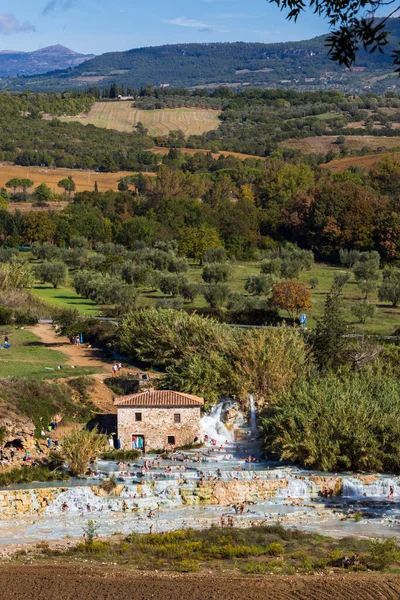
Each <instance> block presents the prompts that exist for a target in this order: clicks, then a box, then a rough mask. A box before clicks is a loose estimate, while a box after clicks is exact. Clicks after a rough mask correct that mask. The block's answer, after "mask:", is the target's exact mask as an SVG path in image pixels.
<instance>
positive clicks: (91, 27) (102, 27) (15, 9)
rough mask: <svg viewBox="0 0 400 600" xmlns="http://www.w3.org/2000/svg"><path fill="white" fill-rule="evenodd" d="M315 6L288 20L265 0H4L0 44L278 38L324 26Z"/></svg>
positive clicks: (110, 45)
mask: <svg viewBox="0 0 400 600" xmlns="http://www.w3.org/2000/svg"><path fill="white" fill-rule="evenodd" d="M326 31H327V27H326V25H325V23H324V22H323V21H322V20H321V19H319V18H318V17H316V16H315V15H312V14H307V15H303V16H302V17H301V18H300V19H299V21H298V22H297V24H296V25H295V24H293V23H289V22H288V21H286V20H285V18H284V15H283V14H282V13H280V11H279V10H278V8H277V7H276V6H275V5H271V4H269V3H268V2H267V1H266V0H247V1H246V0H14V2H5V1H4V0H0V50H9V49H11V50H36V49H38V48H42V47H44V46H49V45H52V44H63V45H64V46H68V47H70V48H72V49H73V50H76V51H78V52H83V53H94V54H101V53H103V52H109V51H113V50H128V49H130V48H137V47H141V46H158V45H160V44H174V43H179V42H215V41H221V42H232V41H246V42H250V41H258V42H266V43H268V42H279V41H288V40H300V39H307V38H309V37H313V36H315V35H319V34H322V33H325V32H326Z"/></svg>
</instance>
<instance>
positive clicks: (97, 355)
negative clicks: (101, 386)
mask: <svg viewBox="0 0 400 600" xmlns="http://www.w3.org/2000/svg"><path fill="white" fill-rule="evenodd" d="M31 331H32V333H34V334H35V335H37V336H38V337H39V338H40V341H41V342H43V344H45V345H46V347H47V348H50V349H54V350H58V351H59V352H62V353H63V354H66V355H67V356H68V359H69V361H68V362H69V364H70V365H75V366H76V367H95V368H97V369H101V370H102V372H103V374H104V375H106V376H110V375H111V366H112V360H111V359H110V358H109V357H108V356H107V354H106V353H105V352H103V351H102V350H98V349H93V348H88V347H86V346H85V345H83V346H75V345H74V344H71V343H70V341H69V340H68V338H66V337H60V336H58V335H57V334H56V332H55V329H54V327H53V326H52V325H48V324H47V323H39V324H38V325H35V327H34V328H32V329H31Z"/></svg>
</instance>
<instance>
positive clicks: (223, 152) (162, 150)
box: [150, 138, 336, 161]
mask: <svg viewBox="0 0 400 600" xmlns="http://www.w3.org/2000/svg"><path fill="white" fill-rule="evenodd" d="M335 139H336V138H335ZM177 150H179V152H182V154H189V155H190V156H193V155H194V154H197V153H198V152H200V153H201V154H208V153H209V152H210V150H207V149H203V148H200V149H199V148H177ZM169 151H170V148H163V147H162V146H156V147H155V148H150V152H154V154H163V155H165V154H168V153H169ZM211 155H212V157H213V158H219V157H220V156H234V157H235V158H240V159H241V160H245V159H246V158H256V159H257V160H264V161H266V160H267V159H266V158H265V156H254V155H252V154H242V153H241V152H229V150H220V151H219V152H212V153H211Z"/></svg>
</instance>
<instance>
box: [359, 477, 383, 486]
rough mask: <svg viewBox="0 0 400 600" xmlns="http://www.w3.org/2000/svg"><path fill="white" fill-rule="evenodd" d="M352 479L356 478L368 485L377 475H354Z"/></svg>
mask: <svg viewBox="0 0 400 600" xmlns="http://www.w3.org/2000/svg"><path fill="white" fill-rule="evenodd" d="M354 479H358V480H359V481H361V483H363V484H364V485H370V484H371V483H374V482H375V481H376V480H377V479H378V476H377V475H354Z"/></svg>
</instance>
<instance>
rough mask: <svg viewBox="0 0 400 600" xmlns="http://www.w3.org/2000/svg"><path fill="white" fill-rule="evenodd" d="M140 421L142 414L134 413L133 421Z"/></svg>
mask: <svg viewBox="0 0 400 600" xmlns="http://www.w3.org/2000/svg"><path fill="white" fill-rule="evenodd" d="M141 420H142V413H135V421H141Z"/></svg>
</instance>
